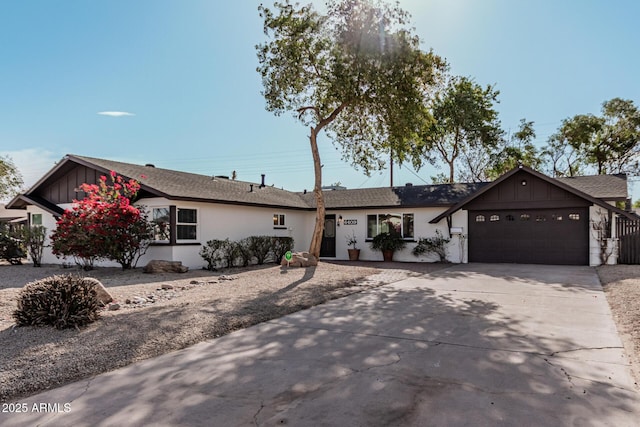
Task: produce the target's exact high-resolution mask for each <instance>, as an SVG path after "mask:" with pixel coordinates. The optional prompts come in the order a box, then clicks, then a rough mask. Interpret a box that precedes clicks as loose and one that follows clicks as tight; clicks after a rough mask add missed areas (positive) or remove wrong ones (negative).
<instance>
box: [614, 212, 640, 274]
mask: <svg viewBox="0 0 640 427" xmlns="http://www.w3.org/2000/svg"><path fill="white" fill-rule="evenodd" d="M616 229H617V230H616V231H617V234H616V235H617V236H618V238H619V239H620V240H619V243H618V252H619V253H618V264H640V220H632V219H628V218H621V217H618V218H617V221H616Z"/></svg>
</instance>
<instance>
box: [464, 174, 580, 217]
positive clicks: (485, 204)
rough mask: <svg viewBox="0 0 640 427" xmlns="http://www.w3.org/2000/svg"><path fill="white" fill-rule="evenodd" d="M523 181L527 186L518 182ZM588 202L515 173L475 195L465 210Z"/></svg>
mask: <svg viewBox="0 0 640 427" xmlns="http://www.w3.org/2000/svg"><path fill="white" fill-rule="evenodd" d="M523 180H525V181H526V182H527V185H522V181H523ZM590 205H591V203H590V202H589V201H587V200H584V199H583V198H581V197H578V196H576V195H575V194H572V193H570V192H568V191H565V190H563V189H562V188H558V187H556V186H555V185H552V184H550V183H549V182H546V181H544V180H542V179H539V178H536V177H534V176H531V175H529V174H523V173H517V174H515V175H513V176H511V177H510V178H508V179H506V180H505V181H504V182H502V183H501V184H500V185H497V186H496V187H494V188H492V189H490V190H489V191H487V192H486V193H484V194H482V195H480V196H478V197H477V198H476V199H475V200H473V201H471V202H470V203H468V204H467V205H466V206H465V209H467V210H492V209H513V208H516V209H553V208H570V207H587V206H590Z"/></svg>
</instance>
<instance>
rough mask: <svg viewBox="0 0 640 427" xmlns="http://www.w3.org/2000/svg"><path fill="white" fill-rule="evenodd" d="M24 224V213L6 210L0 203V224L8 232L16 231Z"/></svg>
mask: <svg viewBox="0 0 640 427" xmlns="http://www.w3.org/2000/svg"><path fill="white" fill-rule="evenodd" d="M26 223H27V214H26V212H22V211H17V210H15V209H6V208H5V205H4V204H2V203H0V224H3V225H6V226H7V227H8V228H9V229H10V230H16V229H18V228H20V227H21V226H22V225H24V224H26Z"/></svg>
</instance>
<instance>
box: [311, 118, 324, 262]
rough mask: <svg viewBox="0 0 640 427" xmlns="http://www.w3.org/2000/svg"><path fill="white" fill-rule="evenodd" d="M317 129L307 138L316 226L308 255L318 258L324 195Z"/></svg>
mask: <svg viewBox="0 0 640 427" xmlns="http://www.w3.org/2000/svg"><path fill="white" fill-rule="evenodd" d="M319 131H320V129H319V126H318V127H315V128H314V127H312V128H311V135H310V136H309V142H310V144H311V154H312V155H313V171H314V173H315V184H314V187H313V194H314V196H315V198H316V225H315V227H314V229H313V235H312V236H311V245H310V246H309V253H310V254H311V255H313V256H315V257H316V259H318V258H320V246H321V245H322V233H323V231H324V213H325V207H324V195H323V194H322V164H321V163H320V152H319V151H318V140H317V137H318V132H319Z"/></svg>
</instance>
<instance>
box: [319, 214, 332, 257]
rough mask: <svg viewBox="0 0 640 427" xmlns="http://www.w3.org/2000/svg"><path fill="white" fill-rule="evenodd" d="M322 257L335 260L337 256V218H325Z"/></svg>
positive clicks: (329, 216) (321, 248)
mask: <svg viewBox="0 0 640 427" xmlns="http://www.w3.org/2000/svg"><path fill="white" fill-rule="evenodd" d="M320 256H321V257H327V258H335V256H336V216H335V215H325V216H324V232H323V233H322V245H321V246H320Z"/></svg>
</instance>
